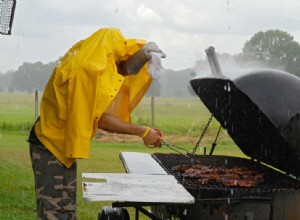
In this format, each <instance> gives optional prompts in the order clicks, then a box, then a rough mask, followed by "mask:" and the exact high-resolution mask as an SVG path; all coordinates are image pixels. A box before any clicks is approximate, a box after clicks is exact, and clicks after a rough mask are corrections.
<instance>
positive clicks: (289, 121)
mask: <svg viewBox="0 0 300 220" xmlns="http://www.w3.org/2000/svg"><path fill="white" fill-rule="evenodd" d="M206 52H207V56H208V60H209V63H210V65H211V69H212V73H213V75H212V76H211V77H198V78H195V79H193V80H191V86H192V88H193V89H194V91H195V92H196V93H197V95H198V96H199V98H200V99H201V101H202V102H203V103H204V105H205V106H206V107H207V108H208V109H209V111H210V112H211V113H212V115H213V117H214V118H216V119H217V120H218V121H219V123H220V124H221V126H222V127H223V128H224V129H225V130H226V131H227V133H228V134H229V135H230V137H231V138H232V139H233V141H234V142H235V143H236V145H237V146H238V147H239V148H240V149H241V150H242V151H243V153H244V154H245V155H247V156H248V157H249V159H246V158H239V157H230V156H217V155H195V154H187V155H183V154H161V153H155V154H153V158H154V159H155V160H156V161H158V163H159V164H160V165H161V166H162V167H163V168H164V169H165V170H166V171H167V173H169V174H171V175H174V176H175V177H176V179H177V180H178V182H179V183H181V184H182V185H183V186H184V187H185V188H186V189H187V190H188V191H189V192H190V193H191V194H192V195H193V196H194V197H195V201H196V203H195V205H194V206H193V207H192V208H187V213H188V214H187V215H186V216H185V218H182V219H224V218H225V219H291V220H292V219H300V209H299V208H297V206H295V203H297V204H299V202H300V195H299V193H300V181H299V177H300V166H299V161H300V120H299V119H300V101H299V96H300V79H299V78H298V77H296V76H293V75H291V74H289V73H286V72H283V71H279V70H272V69H263V70H252V71H248V72H245V73H244V74H243V75H241V76H240V77H238V78H236V79H229V78H227V77H226V76H224V75H223V74H222V72H221V68H220V66H219V63H218V61H217V59H216V54H215V52H214V48H212V47H210V48H209V49H208V50H207V51H206ZM195 161H196V162H195ZM195 164H201V165H204V166H211V167H221V168H234V167H247V168H249V169H252V170H255V171H256V172H257V173H260V174H262V175H263V182H262V183H260V184H258V185H256V186H252V187H240V186H232V187H228V186H224V185H222V184H221V183H219V182H216V183H208V184H200V183H199V181H197V178H193V177H189V176H185V175H183V174H182V173H179V172H177V171H174V169H173V167H175V166H179V165H187V166H188V167H192V166H193V165H195ZM232 203H235V206H233V205H232ZM207 204H212V205H213V207H214V208H213V210H214V211H215V212H214V211H210V212H209V213H207V211H205V208H203V207H205V205H207ZM215 205H217V208H216V207H215ZM224 210H225V211H224ZM177 212H178V210H177ZM222 213H223V214H222ZM224 213H226V215H225V214H224ZM287 213H288V214H287Z"/></svg>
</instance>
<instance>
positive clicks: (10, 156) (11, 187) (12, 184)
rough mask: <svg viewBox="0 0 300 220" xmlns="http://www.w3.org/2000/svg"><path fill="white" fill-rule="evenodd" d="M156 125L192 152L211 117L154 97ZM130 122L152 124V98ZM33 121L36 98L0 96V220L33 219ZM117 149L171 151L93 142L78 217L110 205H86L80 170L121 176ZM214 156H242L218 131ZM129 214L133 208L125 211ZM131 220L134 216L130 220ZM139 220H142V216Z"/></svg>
mask: <svg viewBox="0 0 300 220" xmlns="http://www.w3.org/2000/svg"><path fill="white" fill-rule="evenodd" d="M155 104H156V105H155V127H159V128H161V129H162V130H163V132H164V134H165V140H166V141H167V142H169V143H171V144H175V145H178V146H180V147H183V148H185V149H186V150H188V151H192V150H193V148H194V146H195V144H196V142H197V140H198V137H199V135H200V133H201V131H202V129H203V127H204V125H205V124H206V122H207V120H208V118H209V116H210V114H209V112H208V111H207V110H206V109H205V107H204V106H203V105H202V104H201V102H200V101H199V100H198V99H197V98H195V99H175V98H174V99H170V98H156V99H155ZM132 119H133V123H142V124H148V125H151V106H150V98H145V99H144V100H143V101H142V102H141V103H140V105H139V106H138V107H137V109H136V110H135V111H134V113H133V118H132ZM33 122H34V94H24V93H12V94H9V93H0V186H1V187H0V219H1V220H2V219H11V220H15V219H24V220H25V219H26V220H27V219H36V207H35V195H34V181H33V173H32V169H31V163H30V157H29V146H28V143H27V142H26V139H27V135H28V132H29V129H30V127H31V125H32V123H33ZM218 126H219V124H218V123H217V122H216V121H215V120H214V121H213V122H212V125H211V126H210V127H209V129H208V132H207V134H206V135H205V136H204V139H203V140H202V142H201V144H200V147H199V149H198V151H197V153H201V154H202V153H203V151H204V148H205V147H206V148H207V152H209V150H210V146H211V143H212V142H213V140H214V138H215V134H216V131H217V129H218ZM121 151H134V152H147V153H154V152H172V151H171V150H169V149H168V148H166V147H162V148H158V149H148V148H146V147H145V146H143V144H142V142H141V141H137V142H130V143H101V142H98V141H96V140H93V141H92V143H91V150H90V158H89V159H84V160H78V193H77V204H78V205H77V215H78V219H87V220H89V219H97V214H98V211H99V210H100V209H101V207H103V206H105V205H111V202H84V201H83V200H82V191H81V182H82V181H81V174H82V173H83V172H98V173H101V172H102V173H110V172H112V173H124V172H125V169H124V167H123V165H122V162H121V160H120V159H119V154H120V152H121ZM215 154H222V155H231V156H244V155H243V154H242V152H241V151H240V150H239V149H238V148H237V147H236V145H235V144H234V143H233V141H232V140H231V139H230V138H229V137H228V135H227V134H226V132H225V131H222V132H221V134H220V137H219V141H218V145H217V147H216V150H215ZM129 211H130V213H131V215H132V216H133V214H134V212H133V211H134V210H133V209H132V208H131V209H129ZM132 219H134V218H132ZM140 219H142V220H143V219H146V218H145V217H142V215H141V218H140Z"/></svg>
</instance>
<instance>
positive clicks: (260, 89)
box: [191, 70, 300, 177]
mask: <svg viewBox="0 0 300 220" xmlns="http://www.w3.org/2000/svg"><path fill="white" fill-rule="evenodd" d="M191 85H192V88H193V89H194V91H195V92H196V93H197V95H198V96H199V97H200V99H201V101H202V102H203V103H204V104H205V105H206V107H207V108H208V109H209V111H210V112H211V113H212V114H213V115H214V117H215V118H216V119H217V120H218V121H219V122H220V124H221V125H222V127H223V128H224V129H226V130H227V132H228V134H229V135H230V136H231V138H232V139H233V140H234V142H235V143H236V144H237V145H238V146H239V148H240V149H241V150H242V151H243V152H244V153H245V154H246V155H247V156H249V157H252V158H255V159H257V160H259V161H262V162H264V163H266V164H269V165H271V166H274V167H276V168H278V169H280V170H282V171H285V172H287V173H288V174H293V175H295V176H298V177H299V176H300V166H299V161H300V100H299V97H300V79H299V78H298V77H296V76H293V75H291V74H289V73H286V72H282V71H277V70H259V71H252V72H248V73H247V74H244V75H243V76H241V77H238V78H236V79H234V80H230V79H228V78H224V77H222V78H215V77H211V78H209V77H208V78H196V79H193V80H191Z"/></svg>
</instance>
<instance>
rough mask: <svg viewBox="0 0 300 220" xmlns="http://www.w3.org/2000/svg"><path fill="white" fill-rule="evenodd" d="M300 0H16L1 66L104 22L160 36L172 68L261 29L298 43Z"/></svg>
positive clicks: (71, 40) (39, 55)
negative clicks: (292, 37)
mask: <svg viewBox="0 0 300 220" xmlns="http://www.w3.org/2000/svg"><path fill="white" fill-rule="evenodd" d="M299 24H300V1H299V0H149V1H146V0H109V1H108V0H106V1H104V0H85V1H83V0H18V1H17V7H16V11H15V19H14V23H13V29H12V35H10V36H5V35H0V38H1V39H0V60H1V61H0V72H2V73H4V72H6V71H8V70H16V69H17V68H18V67H19V66H20V65H21V64H22V63H24V62H37V61H42V62H43V63H48V62H51V61H55V60H57V59H58V57H60V56H62V55H63V54H64V53H65V52H66V51H67V50H68V49H69V48H70V47H71V46H72V45H73V44H75V43H76V42H77V41H79V40H81V39H84V38H86V37H88V36H89V35H90V34H92V33H93V32H95V31H96V30H98V29H99V28H101V27H117V28H119V29H120V30H121V31H122V33H123V35H124V36H125V37H126V38H142V39H146V40H147V41H154V42H156V43H157V44H158V45H159V46H160V48H161V49H162V50H164V52H165V53H166V54H167V58H166V59H165V60H164V61H163V65H164V67H165V68H166V69H173V70H181V69H185V68H191V67H193V66H194V65H195V62H196V61H197V60H199V59H203V58H204V57H205V52H204V50H205V49H206V48H207V47H208V46H211V45H212V46H214V47H215V48H216V51H217V52H218V53H230V54H237V53H240V52H241V51H242V48H243V45H244V43H245V42H246V41H247V40H249V39H250V38H251V37H252V36H253V35H254V34H255V33H257V32H258V31H266V30H269V29H280V30H282V31H286V32H288V33H289V34H290V35H292V36H294V38H295V40H296V41H297V42H300V25H299Z"/></svg>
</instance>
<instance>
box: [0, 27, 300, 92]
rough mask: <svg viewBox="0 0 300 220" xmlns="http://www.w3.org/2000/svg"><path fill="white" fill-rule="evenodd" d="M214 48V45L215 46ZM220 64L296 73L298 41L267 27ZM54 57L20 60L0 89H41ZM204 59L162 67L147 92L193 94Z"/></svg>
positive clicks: (298, 69) (299, 67)
mask: <svg viewBox="0 0 300 220" xmlns="http://www.w3.org/2000/svg"><path fill="white" fill-rule="evenodd" d="M216 49H217V48H216ZM217 55H218V58H219V61H220V64H221V67H224V66H225V67H226V65H227V66H228V70H229V71H231V70H232V65H228V64H233V63H234V64H235V65H236V66H237V67H239V68H251V67H254V66H255V67H268V68H274V69H280V70H283V71H286V72H289V73H291V74H294V75H296V76H299V77H300V62H299V59H300V45H299V43H298V42H296V41H295V40H294V37H293V36H291V35H290V34H289V33H287V32H285V31H282V30H267V31H265V32H263V31H260V32H257V33H255V34H254V35H253V36H252V37H251V38H250V39H249V40H248V41H246V42H245V43H244V47H243V49H242V52H241V53H240V54H235V55H231V54H227V53H223V54H218V53H217ZM56 63H57V61H54V62H50V63H48V64H43V63H42V62H36V63H23V64H22V65H21V66H20V67H19V68H18V69H17V70H16V71H8V72H6V73H4V74H0V91H8V92H14V91H22V92H29V93H31V92H33V91H35V90H39V91H43V89H44V87H45V85H46V83H47V81H48V79H49V77H50V75H51V74H52V72H53V70H54V68H55V66H56ZM208 71H209V66H208V62H207V60H206V59H203V60H202V59H200V60H199V61H197V62H196V64H195V66H194V67H191V68H187V69H185V70H181V71H173V70H165V72H164V73H163V74H162V76H161V78H160V80H158V81H155V82H154V83H153V84H152V85H151V88H150V90H149V92H148V95H151V96H175V97H189V96H193V95H195V94H194V92H193V91H192V89H191V87H190V84H189V81H190V79H191V78H193V77H195V76H196V75H197V74H201V73H203V72H208Z"/></svg>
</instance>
